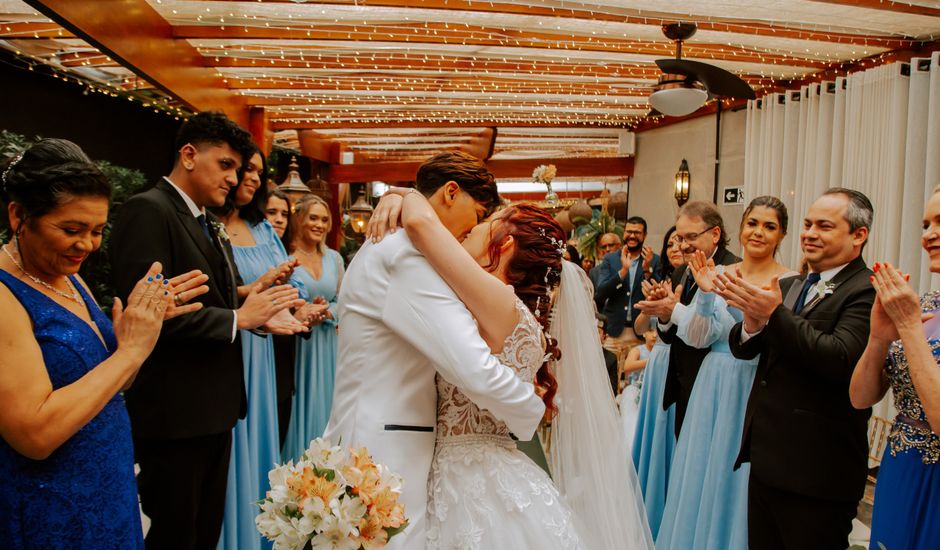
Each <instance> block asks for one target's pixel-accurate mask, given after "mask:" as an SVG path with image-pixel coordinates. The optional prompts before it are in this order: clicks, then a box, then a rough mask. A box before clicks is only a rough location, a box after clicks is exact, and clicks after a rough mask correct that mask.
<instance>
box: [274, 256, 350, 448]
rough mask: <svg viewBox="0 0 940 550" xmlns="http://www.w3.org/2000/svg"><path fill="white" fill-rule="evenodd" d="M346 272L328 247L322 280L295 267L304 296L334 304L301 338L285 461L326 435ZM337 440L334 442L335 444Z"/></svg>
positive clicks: (321, 274)
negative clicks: (338, 304)
mask: <svg viewBox="0 0 940 550" xmlns="http://www.w3.org/2000/svg"><path fill="white" fill-rule="evenodd" d="M344 272H345V270H344V267H343V258H342V257H341V256H340V255H339V252H337V251H335V250H333V249H327V251H326V254H324V255H323V270H322V271H321V273H320V278H319V279H315V278H314V277H313V275H311V274H310V272H309V271H307V270H306V269H304V268H303V267H302V266H301V267H298V268H297V269H296V270H294V279H295V280H296V281H298V282H299V283H300V284H301V287H300V297H301V298H303V299H305V300H307V301H313V299H314V298H316V297H317V296H322V297H323V298H324V299H325V300H326V301H327V302H329V304H330V312H331V313H332V314H333V319H327V320H325V321H323V322H322V323H320V324H319V325H316V326H314V327H312V328H311V329H310V335H309V337H301V338H297V363H296V367H295V375H294V376H295V378H294V380H295V385H294V387H295V390H294V408H293V411H292V412H291V416H290V428H288V431H287V441H285V442H284V449H283V458H284V461H285V462H286V461H288V460H297V459H298V458H300V455H301V454H303V452H304V451H305V450H306V449H307V447H308V446H309V445H310V440H312V439H315V438H317V437H320V436H321V435H323V431H324V430H325V429H326V423H327V421H328V420H329V419H330V408H331V407H332V406H333V381H334V378H335V375H336V323H337V321H338V320H339V317H338V315H337V313H336V297H337V294H338V293H339V283H340V281H341V280H342V277H343V273H344ZM363 337H368V335H363ZM336 443H337V442H336V441H334V442H333V444H334V445H335V444H336Z"/></svg>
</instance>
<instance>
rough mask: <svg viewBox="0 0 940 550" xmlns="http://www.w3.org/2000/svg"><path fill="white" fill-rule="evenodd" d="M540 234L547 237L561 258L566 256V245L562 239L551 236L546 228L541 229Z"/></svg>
mask: <svg viewBox="0 0 940 550" xmlns="http://www.w3.org/2000/svg"><path fill="white" fill-rule="evenodd" d="M539 234H540V235H541V236H543V237H545V238H546V239H547V240H548V241H549V242H550V243H552V245H553V246H554V247H555V248H557V252H558V255H559V256H564V255H565V243H564V242H562V240H561V239H558V238H555V237H552V236H549V234H548V233H546V232H545V228H544V227H540V228H539Z"/></svg>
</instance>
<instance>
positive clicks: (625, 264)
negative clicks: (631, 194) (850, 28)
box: [594, 216, 660, 353]
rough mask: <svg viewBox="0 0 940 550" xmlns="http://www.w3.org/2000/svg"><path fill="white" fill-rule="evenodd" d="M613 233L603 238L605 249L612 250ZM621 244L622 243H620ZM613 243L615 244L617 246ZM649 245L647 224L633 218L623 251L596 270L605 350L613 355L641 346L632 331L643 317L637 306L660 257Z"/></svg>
mask: <svg viewBox="0 0 940 550" xmlns="http://www.w3.org/2000/svg"><path fill="white" fill-rule="evenodd" d="M611 236H613V237H616V235H613V234H611V233H607V234H605V235H602V236H601V246H602V248H607V249H609V248H610V242H611V239H610V237H611ZM618 241H619V239H618ZM618 241H614V242H618ZM645 241H646V220H644V219H643V218H641V217H639V216H633V217H631V218H630V219H628V220H627V223H625V224H624V230H623V247H618V248H616V249H614V250H613V251H612V252H609V253H607V254H605V255H604V259H603V261H601V263H600V266H599V267H598V268H597V270H598V271H597V279H598V283H597V287H596V288H595V290H594V302H595V304H597V310H598V311H599V312H600V313H601V314H602V315H604V317H605V318H606V320H605V321H604V333H605V334H606V335H607V337H606V338H605V339H604V347H605V348H607V349H609V350H611V351H613V352H615V353H616V352H623V353H625V352H627V351H629V350H630V348H632V347H634V346H638V345H640V344H641V343H642V341H641V339H640V337H639V336H637V334H636V333H635V332H634V331H633V320H634V319H636V318H637V317H638V316H639V315H640V311H639V310H638V309H637V307H636V304H638V303H639V302H640V301H642V300H643V291H642V289H641V285H642V284H643V281H646V280H648V279H650V278H651V277H652V276H653V273H654V272H655V271H658V270H659V262H660V258H659V255H658V254H656V253H654V252H653V249H652V248H650V247H649V246H644V242H645Z"/></svg>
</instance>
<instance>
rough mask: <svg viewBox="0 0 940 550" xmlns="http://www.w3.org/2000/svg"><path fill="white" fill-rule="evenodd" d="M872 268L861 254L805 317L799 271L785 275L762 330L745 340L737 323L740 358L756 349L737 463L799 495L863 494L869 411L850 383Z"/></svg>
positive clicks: (867, 312)
mask: <svg viewBox="0 0 940 550" xmlns="http://www.w3.org/2000/svg"><path fill="white" fill-rule="evenodd" d="M871 274H872V273H871V271H870V270H869V269H868V268H867V267H866V266H865V262H864V260H862V259H861V257H859V258H856V259H855V260H853V261H852V262H851V263H849V264H848V265H846V266H845V267H844V268H843V269H842V271H840V272H839V273H838V274H836V276H835V277H833V279H832V283H833V284H835V285H837V286H836V287H835V289H834V290H833V292H832V294H830V295H828V296H826V297H825V298H822V299H818V300H813V301H810V302H809V303H808V304H807V305H806V306H805V307H804V308H803V310H802V311H801V312H800V314H799V315H797V314H795V313H793V310H792V307H793V303H794V302H795V301H796V297H797V295H798V294H799V292H800V289H801V288H802V286H803V278H802V277H793V278H791V279H789V280H784V281H782V283H781V290H782V291H783V295H784V297H785V299H784V303H783V304H781V305H780V306H778V307H777V309H776V310H775V311H774V313H773V314H772V315H771V317H770V321H769V322H768V324H767V326H766V327H764V329H763V330H762V331H761V332H760V333H758V334H757V335H755V336H754V337H753V338H751V339H749V340H748V341H747V342H745V343H744V344H741V323H738V324H737V325H735V326H734V328H733V329H732V330H731V335H730V344H731V351H732V353H733V354H734V355H735V356H736V357H739V358H742V359H751V358H754V357H756V356H757V355H758V354H760V360H759V362H758V366H757V375H756V377H755V380H754V386H753V388H752V389H751V395H750V398H749V400H748V403H747V413H746V416H745V419H744V434H743V437H742V442H741V452H740V454H739V455H738V460H737V463H736V464H735V467H737V466H738V465H740V464H741V463H742V462H750V463H751V475H752V476H757V478H758V479H759V480H760V481H761V482H762V483H764V484H766V485H770V486H772V487H776V488H779V489H783V490H786V491H790V492H793V493H797V494H800V495H806V496H810V497H814V498H820V499H826V500H836V501H845V502H857V501H858V500H859V499H860V498H862V494H863V492H864V490H865V478H866V474H867V471H868V436H867V434H868V431H867V427H868V417H869V416H870V414H871V409H865V410H856V409H855V408H854V407H852V404H851V402H850V401H849V382H850V381H851V378H852V371H853V370H854V369H855V364H856V363H857V362H858V359H859V357H861V355H862V352H863V351H864V350H865V344H866V342H867V340H868V331H869V319H870V316H871V307H872V303H873V302H874V299H875V291H874V289H873V288H872V286H871V282H870V280H869V277H870V276H871Z"/></svg>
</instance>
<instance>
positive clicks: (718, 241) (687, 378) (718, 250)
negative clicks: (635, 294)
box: [638, 201, 741, 438]
mask: <svg viewBox="0 0 940 550" xmlns="http://www.w3.org/2000/svg"><path fill="white" fill-rule="evenodd" d="M675 235H676V236H675V239H676V240H677V241H678V243H679V248H680V249H681V250H682V255H683V256H684V257H685V259H686V264H685V265H683V266H682V267H680V268H679V269H676V270H675V271H674V272H673V274H672V281H671V282H672V287H673V289H674V292H673V293H670V294H669V295H668V296H666V297H665V298H660V299H657V300H644V301H642V302H640V303H639V304H638V309H639V310H640V311H642V312H644V313H646V314H647V315H650V316H654V317H656V318H657V319H658V321H659V322H658V327H657V330H658V332H659V337H660V338H661V339H662V340H663V342H665V343H667V344H671V348H670V351H669V371H668V372H667V374H666V387H665V389H664V390H663V408H664V409H667V408H669V406H670V405H672V404H673V403H675V405H676V437H677V438H678V437H679V431H680V430H681V429H682V421H683V420H684V419H685V411H686V407H687V406H688V404H689V397H690V396H691V395H692V386H693V385H694V384H695V378H696V377H697V376H698V371H699V368H701V366H702V361H703V360H704V359H705V356H706V355H708V352H709V351H710V349H711V348H703V349H699V348H694V347H692V346H690V345H688V344H686V343H685V342H683V341H682V339H680V338H678V337H676V333H677V331H678V329H677V327H676V325H675V324H673V323H672V322H671V318H672V312H673V309H674V308H675V307H676V304H682V305H683V306H687V305H689V304H690V303H691V302H692V298H694V297H695V293H696V291H697V290H698V286H697V285H696V284H695V279H694V278H693V277H692V274H691V273H690V272H689V270H688V260H689V258H691V256H692V254H693V253H695V251H696V250H701V251H702V252H704V253H705V255H706V256H708V257H710V258H711V259H712V260H714V262H715V264H716V265H731V264H734V263H737V262H740V261H741V259H740V258H738V257H737V256H735V255H734V254H732V253H731V252H729V251H728V249H727V246H728V236H727V234H726V233H725V226H724V221H723V220H722V218H721V214H720V213H719V212H718V208H717V207H716V206H715V205H714V204H712V203H710V202H705V201H694V202H690V203H688V204H686V205H685V206H683V207H682V209H681V210H679V217H678V218H676V233H675Z"/></svg>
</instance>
